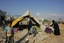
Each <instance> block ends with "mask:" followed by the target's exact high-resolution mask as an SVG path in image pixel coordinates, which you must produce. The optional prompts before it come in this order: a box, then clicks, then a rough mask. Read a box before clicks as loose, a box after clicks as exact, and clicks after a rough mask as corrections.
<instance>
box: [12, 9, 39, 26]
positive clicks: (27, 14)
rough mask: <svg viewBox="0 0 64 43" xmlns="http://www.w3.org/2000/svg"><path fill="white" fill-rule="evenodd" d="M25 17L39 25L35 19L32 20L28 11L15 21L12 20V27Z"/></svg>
mask: <svg viewBox="0 0 64 43" xmlns="http://www.w3.org/2000/svg"><path fill="white" fill-rule="evenodd" d="M26 16H29V17H30V18H31V19H32V20H33V21H35V22H36V23H37V24H38V25H40V22H39V21H38V20H37V19H36V18H34V17H33V16H32V15H31V13H30V11H29V10H28V11H27V12H26V13H24V15H22V16H21V17H19V18H18V19H16V20H14V21H13V22H12V26H14V25H15V24H16V23H18V22H19V21H21V20H22V19H24V18H25V17H26Z"/></svg>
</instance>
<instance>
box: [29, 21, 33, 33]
mask: <svg viewBox="0 0 64 43" xmlns="http://www.w3.org/2000/svg"><path fill="white" fill-rule="evenodd" d="M31 27H32V21H31V20H30V21H29V25H28V33H29V34H31V33H30V29H31Z"/></svg>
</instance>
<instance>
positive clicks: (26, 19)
mask: <svg viewBox="0 0 64 43" xmlns="http://www.w3.org/2000/svg"><path fill="white" fill-rule="evenodd" d="M29 20H31V21H32V25H33V26H34V25H36V26H38V27H40V22H39V21H38V20H37V19H36V18H34V17H33V16H32V15H31V13H30V11H27V12H26V13H25V14H24V15H22V16H21V17H19V18H17V19H16V20H14V21H13V22H12V26H15V25H18V24H19V25H20V26H22V27H27V26H28V24H29Z"/></svg>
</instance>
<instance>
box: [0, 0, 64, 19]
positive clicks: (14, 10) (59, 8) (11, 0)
mask: <svg viewBox="0 0 64 43" xmlns="http://www.w3.org/2000/svg"><path fill="white" fill-rule="evenodd" d="M0 9H1V10H3V11H6V12H8V14H11V15H22V14H24V13H25V12H26V11H27V10H30V12H31V13H32V14H33V15H34V16H41V17H43V18H48V19H59V18H62V19H64V0H0Z"/></svg>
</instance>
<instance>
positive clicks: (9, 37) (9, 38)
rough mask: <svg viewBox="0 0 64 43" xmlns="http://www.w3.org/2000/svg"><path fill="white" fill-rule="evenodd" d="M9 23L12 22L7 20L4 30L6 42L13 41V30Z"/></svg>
mask: <svg viewBox="0 0 64 43" xmlns="http://www.w3.org/2000/svg"><path fill="white" fill-rule="evenodd" d="M11 24H12V22H11V21H9V22H8V24H7V27H6V28H5V31H4V32H5V35H6V43H13V36H14V30H13V28H12V27H11Z"/></svg>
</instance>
